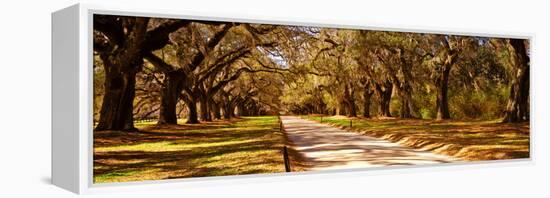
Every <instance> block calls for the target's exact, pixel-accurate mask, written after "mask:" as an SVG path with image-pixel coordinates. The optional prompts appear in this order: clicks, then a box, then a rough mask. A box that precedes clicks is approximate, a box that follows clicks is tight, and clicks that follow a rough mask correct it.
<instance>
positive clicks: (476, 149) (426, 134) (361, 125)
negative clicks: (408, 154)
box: [302, 115, 529, 161]
mask: <svg viewBox="0 0 550 198" xmlns="http://www.w3.org/2000/svg"><path fill="white" fill-rule="evenodd" d="M302 118H306V119H310V120H315V121H319V122H320V121H321V119H322V122H323V123H327V124H331V125H334V126H338V127H341V128H346V129H349V130H352V131H356V132H359V133H362V134H365V135H369V136H373V137H378V138H382V139H386V140H389V141H392V142H397V143H400V144H402V145H406V146H409V147H413V148H417V149H421V150H427V151H433V152H435V153H440V154H446V155H450V156H454V157H458V158H462V159H464V160H470V161H478V160H498V159H516V158H528V157H529V123H527V122H525V123H517V124H508V123H506V124H503V123H499V122H498V120H491V121H456V120H448V121H433V120H421V119H360V118H353V119H351V120H352V124H351V127H350V118H347V117H343V116H329V117H327V116H323V117H321V116H320V115H310V116H302Z"/></svg>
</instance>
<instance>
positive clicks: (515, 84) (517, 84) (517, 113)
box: [502, 39, 529, 122]
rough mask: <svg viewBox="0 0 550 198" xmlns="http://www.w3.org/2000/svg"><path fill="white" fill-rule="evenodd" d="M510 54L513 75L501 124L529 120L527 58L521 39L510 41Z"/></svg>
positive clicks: (523, 42)
mask: <svg viewBox="0 0 550 198" xmlns="http://www.w3.org/2000/svg"><path fill="white" fill-rule="evenodd" d="M508 48H509V49H508V50H509V51H510V52H512V54H513V56H512V57H511V62H512V63H513V64H514V67H515V68H514V75H515V76H513V79H512V84H511V86H510V97H509V98H508V104H507V106H506V114H505V116H504V119H503V120H502V122H521V121H527V120H529V56H528V54H527V49H526V46H525V41H524V40H522V39H510V44H509V47H508Z"/></svg>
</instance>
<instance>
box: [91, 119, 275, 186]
mask: <svg viewBox="0 0 550 198" xmlns="http://www.w3.org/2000/svg"><path fill="white" fill-rule="evenodd" d="M139 128H140V132H136V133H126V132H118V131H109V132H95V133H94V183H106V182H128V181H143V180H159V179H170V178H184V177H203V176H223V175H241V174H254V173H274V172H284V165H283V158H282V154H281V148H282V147H283V145H284V142H285V137H284V135H283V134H281V133H279V125H278V122H277V117H275V116H271V117H269V116H266V117H246V118H243V119H240V120H236V121H231V122H221V121H220V122H210V123H203V124H198V125H185V124H181V125H174V126H162V127H158V126H156V125H154V123H140V125H139Z"/></svg>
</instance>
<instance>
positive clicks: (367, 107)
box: [363, 86, 372, 118]
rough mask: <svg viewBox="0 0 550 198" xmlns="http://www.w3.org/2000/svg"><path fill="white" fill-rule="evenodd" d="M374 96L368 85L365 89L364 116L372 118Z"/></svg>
mask: <svg viewBox="0 0 550 198" xmlns="http://www.w3.org/2000/svg"><path fill="white" fill-rule="evenodd" d="M371 97H372V91H371V90H370V88H369V87H368V86H367V87H366V88H364V89H363V100H364V101H363V117H365V118H370V100H371Z"/></svg>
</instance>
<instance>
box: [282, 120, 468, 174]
mask: <svg viewBox="0 0 550 198" xmlns="http://www.w3.org/2000/svg"><path fill="white" fill-rule="evenodd" d="M281 120H282V122H283V125H284V127H285V130H286V133H287V136H288V139H289V140H290V141H291V142H292V144H293V145H294V149H296V150H297V151H298V152H299V153H301V154H302V155H303V156H304V157H305V158H306V159H305V160H307V163H308V164H311V165H312V168H311V170H328V169H342V168H369V167H383V166H397V165H421V164H438V163H447V162H454V161H459V160H458V159H456V158H453V157H449V156H444V155H438V154H434V153H431V152H427V151H419V150H415V149H412V148H408V147H403V146H401V145H399V144H396V143H392V142H389V141H386V140H382V139H378V138H373V137H368V136H364V135H360V134H357V133H354V132H349V131H346V130H342V129H339V128H336V127H332V126H329V125H326V124H321V123H318V122H314V121H309V120H305V119H301V118H299V117H296V116H281Z"/></svg>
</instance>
